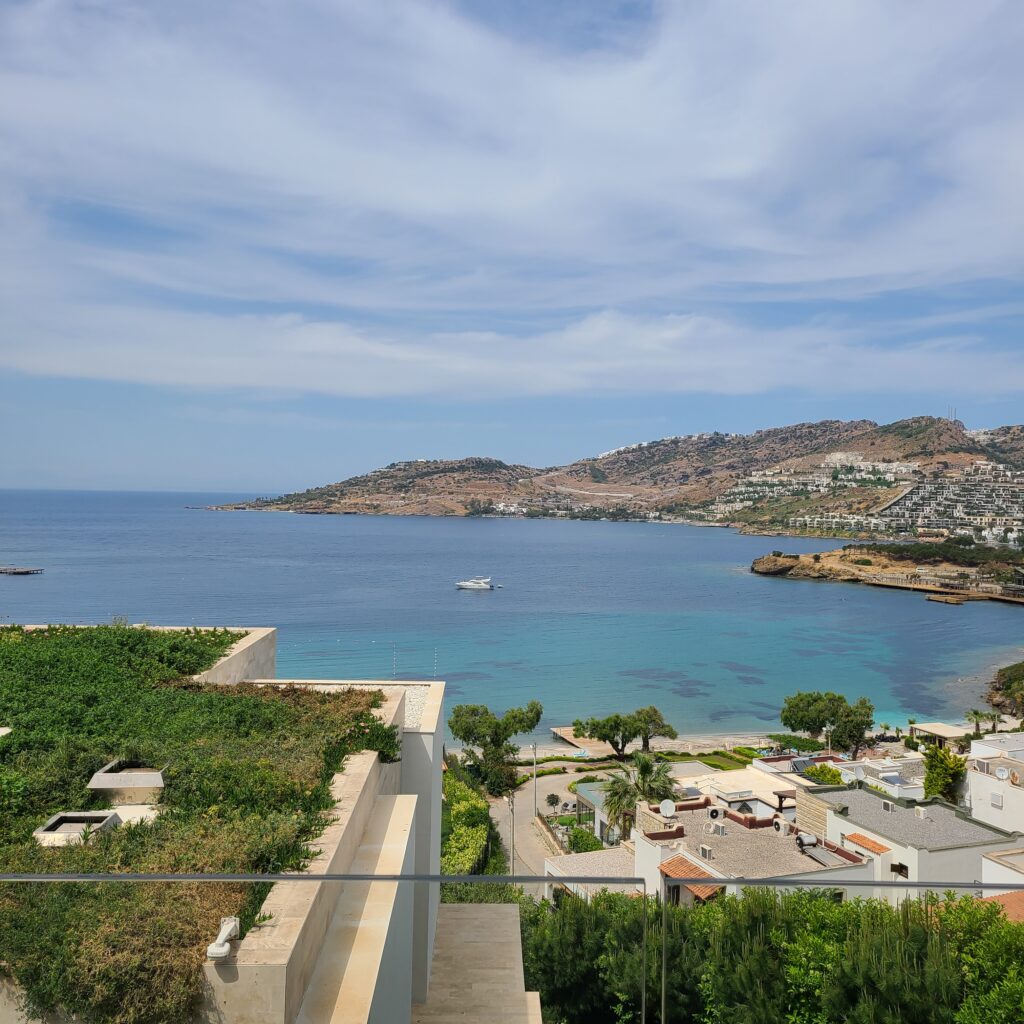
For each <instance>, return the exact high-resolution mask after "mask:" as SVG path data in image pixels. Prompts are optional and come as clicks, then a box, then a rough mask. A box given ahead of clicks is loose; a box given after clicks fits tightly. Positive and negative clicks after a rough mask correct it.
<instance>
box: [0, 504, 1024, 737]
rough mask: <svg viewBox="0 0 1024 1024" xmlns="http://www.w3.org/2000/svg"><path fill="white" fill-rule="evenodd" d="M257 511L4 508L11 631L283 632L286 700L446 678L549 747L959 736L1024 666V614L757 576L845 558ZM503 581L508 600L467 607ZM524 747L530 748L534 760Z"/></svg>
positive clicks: (568, 530)
mask: <svg viewBox="0 0 1024 1024" xmlns="http://www.w3.org/2000/svg"><path fill="white" fill-rule="evenodd" d="M246 497H249V495H237V494H210V493H201V494H200V493H136V492H132V493H114V492H96V491H89V492H71V491H0V563H3V564H8V565H27V566H38V567H41V568H43V569H45V572H44V573H42V574H41V575H38V576H21V577H17V576H15V577H12V576H0V622H3V623H20V622H26V623H27V622H34V623H39V622H69V623H97V622H110V621H112V620H114V619H125V620H127V621H129V622H147V623H152V624H186V625H193V624H194V625H231V626H268V625H269V626H276V627H277V628H278V631H279V632H278V675H279V676H281V677H285V678H289V677H290V678H303V679H308V678H324V679H337V678H353V679H356V678H358V679H383V680H388V679H443V680H445V681H446V682H447V684H448V689H447V705H448V707H449V708H450V707H451V706H452V705H454V704H460V703H473V704H478V703H479V704H487V705H488V706H490V707H491V708H493V709H495V710H498V711H502V710H504V709H506V708H508V707H510V706H515V705H521V704H525V703H526V702H527V701H529V700H533V699H536V700H539V701H540V702H541V703H542V704H543V706H544V716H543V719H542V721H541V725H540V727H539V728H538V730H537V734H536V736H535V737H534V738H535V739H537V740H538V741H539V742H547V741H549V740H550V733H549V728H550V727H551V726H558V725H568V724H570V723H571V722H572V721H573V720H574V719H575V718H579V717H587V716H590V715H604V714H608V713H611V712H615V711H631V710H633V709H634V708H637V707H641V706H646V705H651V704H653V705H655V706H657V707H658V708H659V709H660V710H661V711H662V713H663V714H664V715H665V717H666V719H667V720H668V721H669V722H671V723H672V724H673V725H674V726H675V727H676V728H677V729H678V730H679V732H680V733H681V734H683V735H696V734H702V733H714V734H726V735H727V734H731V733H745V732H751V731H753V732H769V731H772V730H777V729H778V728H779V722H778V712H779V708H780V705H781V703H782V700H783V698H784V697H785V696H786V695H787V694H790V693H793V692H794V691H796V690H804V689H827V690H835V691H838V692H840V693H843V694H845V695H846V696H848V697H850V698H851V699H853V698H857V697H861V696H866V697H869V698H870V699H871V700H872V701H873V702H874V705H875V708H876V721H878V722H887V723H889V724H890V725H893V726H896V725H902V724H905V723H906V721H907V718H908V717H914V718H917V720H918V721H928V720H933V719H944V720H961V719H962V717H963V713H964V711H965V710H966V709H968V708H971V707H975V706H979V705H980V704H981V702H982V699H983V693H984V690H985V685H986V682H987V681H988V679H990V678H991V676H992V673H993V670H994V668H995V667H996V666H998V665H1001V664H1006V663H1008V662H1010V661H1016V660H1020V659H1021V658H1022V657H1024V608H1018V607H1015V606H1012V605H1000V604H996V603H989V602H971V603H968V604H965V605H962V606H953V605H945V604H939V603H935V602H929V601H926V600H925V599H924V597H923V596H922V595H920V594H914V593H910V592H905V591H896V590H882V589H877V588H869V587H862V586H856V585H851V584H842V583H826V582H815V581H796V580H786V579H773V578H767V577H762V576H756V575H754V574H752V573H751V572H750V563H751V561H752V560H753V559H754V558H756V557H758V556H759V555H762V554H765V553H767V552H769V551H771V550H773V549H783V550H785V551H787V552H806V551H815V550H828V549H829V548H831V547H834V546H835V545H836V543H837V542H834V541H829V540H815V539H807V538H779V537H756V536H742V535H739V534H737V533H735V532H733V531H732V530H726V529H714V528H701V527H690V526H680V525H669V524H657V523H618V522H580V521H565V520H541V519H533V520H526V519H489V518H431V517H393V518H392V517H370V516H316V515H294V514H289V513H271V512H214V511H207V510H205V508H204V506H207V505H211V504H218V503H223V502H229V501H237V500H242V499H244V498H246ZM473 575H489V576H492V577H493V578H494V580H495V582H496V583H498V584H500V585H501V586H500V588H497V589H495V590H493V591H486V592H479V593H477V592H470V591H461V590H457V589H456V587H455V583H456V581H457V580H461V579H465V578H467V577H469V576H473ZM525 739H526V741H527V742H528V741H529V740H530V737H526V738H525Z"/></svg>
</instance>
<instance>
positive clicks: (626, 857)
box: [544, 846, 637, 893]
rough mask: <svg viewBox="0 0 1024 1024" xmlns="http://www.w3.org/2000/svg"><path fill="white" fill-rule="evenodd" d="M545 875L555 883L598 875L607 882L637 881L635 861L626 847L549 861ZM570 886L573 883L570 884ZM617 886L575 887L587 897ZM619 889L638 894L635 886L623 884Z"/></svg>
mask: <svg viewBox="0 0 1024 1024" xmlns="http://www.w3.org/2000/svg"><path fill="white" fill-rule="evenodd" d="M544 874H545V875H550V876H551V878H552V879H558V878H567V877H571V876H573V875H599V876H603V877H605V878H636V877H637V873H636V858H635V856H634V854H633V853H632V852H631V851H630V850H628V849H626V848H625V847H623V846H611V847H609V848H608V849H607V850H590V851H588V852H587V853H566V854H563V855H562V856H560V857H547V858H546V859H545V861H544ZM569 884H570V885H573V884H574V883H572V882H570V883H569ZM613 885H615V883H613V884H612V885H597V884H591V883H580V884H579V885H577V886H575V887H576V888H578V889H580V890H582V891H583V892H586V893H596V892H600V891H601V890H602V889H611V888H612V887H613ZM616 889H617V890H618V891H621V889H627V890H629V891H635V889H636V884H635V883H633V882H622V883H621V886H618V885H616Z"/></svg>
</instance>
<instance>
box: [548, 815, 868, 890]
mask: <svg viewBox="0 0 1024 1024" xmlns="http://www.w3.org/2000/svg"><path fill="white" fill-rule="evenodd" d="M636 822H637V825H636V827H635V828H634V830H633V833H632V835H631V836H630V838H629V839H628V840H626V841H624V842H623V843H621V844H620V845H619V846H617V847H613V848H611V849H607V850H598V851H595V852H593V853H586V854H568V855H566V856H563V857H549V858H547V860H546V861H545V862H544V873H545V874H546V875H548V876H550V877H551V878H552V882H551V883H550V884H549V885H548V886H547V890H548V895H550V894H551V892H552V890H553V888H554V887H555V886H556V885H561V886H562V887H564V888H566V889H569V890H570V891H572V892H575V893H576V894H577V895H581V896H584V897H589V896H591V895H593V893H594V892H595V891H598V890H600V889H602V888H607V889H610V890H625V891H635V892H642V891H644V890H645V889H646V892H647V893H648V894H653V893H659V892H664V893H665V895H666V898H668V899H669V900H670V901H672V902H674V903H686V902H692V901H693V900H695V899H696V900H706V899H711V898H712V897H713V896H715V895H717V894H718V893H720V892H728V893H737V892H739V891H740V889H741V888H742V886H741V885H739V884H730V880H731V879H742V878H776V877H786V878H789V877H793V876H801V875H812V874H813V875H814V877H815V878H816V879H817V878H826V877H827V878H829V879H832V878H834V879H835V880H836V887H837V888H840V889H841V888H842V882H843V880H845V879H864V880H867V879H870V878H871V867H870V865H869V863H868V860H867V858H866V857H864V856H863V855H862V854H860V853H858V852H857V851H855V850H847V849H843V848H841V847H840V846H838V845H837V844H835V843H831V842H828V841H826V840H825V839H824V838H823V837H818V836H811V835H807V834H798V832H797V830H796V829H794V828H793V826H792V825H791V824H790V823H789V822H787V821H786V820H785V819H783V818H781V817H780V816H775V817H772V816H769V817H766V818H758V817H756V816H754V815H753V814H739V813H736V812H735V811H732V810H729V809H728V808H726V807H723V806H722V805H721V804H717V803H715V802H714V801H713V800H712V798H711V797H707V796H705V797H702V798H701V799H700V800H696V801H694V800H688V801H682V802H679V803H677V804H676V810H675V811H674V812H673V813H672V814H671V815H664V814H662V813H661V809H660V808H659V807H654V806H651V805H645V804H639V805H638V806H637V809H636ZM580 874H587V875H598V876H602V877H606V878H611V877H619V878H623V879H626V878H635V879H642V882H632V883H625V882H624V883H622V885H621V886H620V885H614V884H608V885H599V884H589V885H577V884H573V883H569V882H561V883H560V882H558V881H557V880H558V879H560V878H566V877H567V876H570V875H580ZM681 878H707V879H709V880H714V881H708V882H707V883H706V884H701V883H697V884H690V883H683V882H678V881H673V879H681Z"/></svg>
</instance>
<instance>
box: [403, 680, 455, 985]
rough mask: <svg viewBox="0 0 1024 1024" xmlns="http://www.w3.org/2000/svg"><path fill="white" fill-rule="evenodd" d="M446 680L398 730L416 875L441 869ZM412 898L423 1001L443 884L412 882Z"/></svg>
mask: <svg viewBox="0 0 1024 1024" xmlns="http://www.w3.org/2000/svg"><path fill="white" fill-rule="evenodd" d="M444 722H445V718H444V684H443V683H437V684H434V685H433V686H431V688H430V692H429V693H428V696H427V700H426V703H425V704H424V706H423V707H422V709H421V712H420V716H419V721H418V724H417V726H416V727H415V728H411V729H406V730H403V732H402V779H401V791H402V792H403V793H413V794H415V795H416V797H417V809H416V862H415V867H414V870H415V872H416V873H417V874H429V875H436V874H440V871H441V774H442V761H443V759H444ZM415 890H416V891H415V894H414V896H413V902H414V912H413V931H414V936H415V942H414V947H413V960H412V998H413V1002H415V1003H423V1002H425V1001H426V998H427V988H428V986H429V984H430V965H431V963H432V962H433V958H434V935H435V932H436V930H437V909H438V905H439V903H440V901H441V887H440V885H438V884H437V883H436V882H416V883H415Z"/></svg>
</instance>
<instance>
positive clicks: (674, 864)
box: [659, 853, 723, 900]
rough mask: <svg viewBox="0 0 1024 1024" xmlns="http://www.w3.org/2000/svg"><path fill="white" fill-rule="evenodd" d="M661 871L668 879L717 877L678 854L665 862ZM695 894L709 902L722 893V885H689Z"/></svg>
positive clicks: (661, 866) (688, 887) (660, 868)
mask: <svg viewBox="0 0 1024 1024" xmlns="http://www.w3.org/2000/svg"><path fill="white" fill-rule="evenodd" d="M659 870H660V871H661V873H662V874H663V875H664V876H665V877H666V878H715V877H716V876H715V875H713V874H711V872H710V871H705V870H704V869H703V868H702V867H700V865H698V864H694V863H693V861H691V860H687V859H686V858H685V857H683V856H682V855H681V854H678V853H677V854H676V855H675V856H674V857H669V859H668V860H666V861H663V862H662V864H661V865H660V867H659ZM686 888H687V889H689V890H690V892H692V893H693V895H694V896H696V897H697V899H699V900H707V899H710V898H711V897H712V896H714V895H715V893H716V892H720V891H721V890H722V888H723V886H721V885H688V886H687V887H686Z"/></svg>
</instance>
